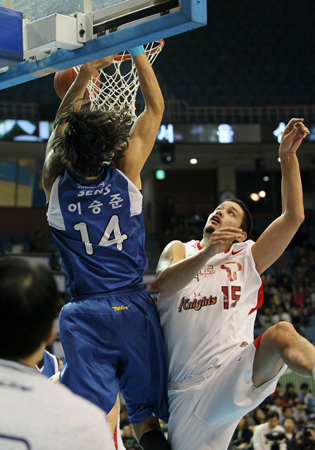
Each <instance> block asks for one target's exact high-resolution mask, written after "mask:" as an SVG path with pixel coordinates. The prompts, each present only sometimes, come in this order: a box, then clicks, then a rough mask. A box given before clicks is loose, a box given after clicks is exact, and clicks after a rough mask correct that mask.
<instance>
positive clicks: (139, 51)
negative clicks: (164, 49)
mask: <svg viewBox="0 0 315 450" xmlns="http://www.w3.org/2000/svg"><path fill="white" fill-rule="evenodd" d="M128 52H129V53H130V55H131V56H132V57H133V58H134V57H135V56H138V55H141V54H142V53H145V51H144V47H143V45H140V46H139V47H134V48H131V49H130V50H128Z"/></svg>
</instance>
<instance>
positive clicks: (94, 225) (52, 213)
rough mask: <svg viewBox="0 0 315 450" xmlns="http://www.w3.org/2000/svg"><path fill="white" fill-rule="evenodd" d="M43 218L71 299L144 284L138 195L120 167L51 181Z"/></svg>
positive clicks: (70, 175)
mask: <svg viewBox="0 0 315 450" xmlns="http://www.w3.org/2000/svg"><path fill="white" fill-rule="evenodd" d="M47 217H48V223H49V225H50V227H51V231H52V234H53V236H54V239H55V241H56V244H57V247H58V249H59V251H60V254H61V259H62V263H63V267H64V270H65V272H66V275H67V289H68V291H69V293H70V295H71V296H72V297H77V296H85V295H91V294H101V293H106V292H112V291H116V290H120V289H121V288H125V287H130V286H135V285H137V284H139V283H142V280H143V274H144V272H145V269H146V266H147V263H146V256H145V247H144V243H145V233H144V220H143V214H142V194H141V193H140V191H139V190H138V189H137V188H136V186H135V185H134V184H133V183H132V182H131V181H130V180H129V179H128V178H127V177H126V176H125V175H124V174H123V173H122V172H120V171H119V170H118V169H116V168H109V169H107V170H104V171H102V173H101V174H100V175H99V176H97V177H82V176H79V175H78V174H74V173H73V172H70V171H68V170H65V171H64V173H63V174H62V175H60V176H59V177H58V178H57V179H56V180H55V182H54V184H53V187H52V190H51V195H50V201H49V207H48V212H47Z"/></svg>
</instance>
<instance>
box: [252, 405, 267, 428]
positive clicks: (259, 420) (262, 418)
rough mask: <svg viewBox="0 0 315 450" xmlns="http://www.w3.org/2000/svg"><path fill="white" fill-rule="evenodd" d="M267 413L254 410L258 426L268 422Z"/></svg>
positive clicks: (257, 409)
mask: <svg viewBox="0 0 315 450" xmlns="http://www.w3.org/2000/svg"><path fill="white" fill-rule="evenodd" d="M266 418H267V416H266V413H265V411H264V410H263V409H262V408H256V409H255V410H254V420H255V424H256V425H260V424H262V423H265V422H266Z"/></svg>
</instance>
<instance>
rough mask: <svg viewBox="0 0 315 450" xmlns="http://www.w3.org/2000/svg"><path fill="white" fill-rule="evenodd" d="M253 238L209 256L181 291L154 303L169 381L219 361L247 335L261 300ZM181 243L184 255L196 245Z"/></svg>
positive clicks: (247, 339) (244, 341)
mask: <svg viewBox="0 0 315 450" xmlns="http://www.w3.org/2000/svg"><path fill="white" fill-rule="evenodd" d="M253 244H254V242H253V241H251V240H249V241H246V242H242V243H236V244H233V245H232V247H231V248H230V249H229V250H228V251H226V252H222V253H218V254H217V255H215V256H213V257H212V258H211V259H209V262H208V264H206V265H205V266H204V267H203V269H201V270H200V271H199V273H198V274H197V275H196V276H195V277H194V278H193V279H192V281H191V282H190V283H188V284H187V285H186V286H185V287H184V288H183V289H182V290H181V291H179V292H176V293H175V294H173V295H170V296H167V295H163V294H160V296H159V299H158V305H157V307H158V312H159V315H160V320H161V326H162V330H163V333H164V338H165V346H166V353H167V358H168V363H169V380H170V381H171V382H173V381H178V380H184V379H186V378H188V377H194V376H197V375H200V374H202V373H204V372H205V371H207V370H208V369H210V368H211V367H216V366H219V365H221V364H222V362H223V361H225V360H226V359H227V358H228V357H229V355H230V354H231V352H233V351H234V350H235V349H236V348H237V347H239V346H240V345H244V346H246V345H247V344H250V343H251V342H252V341H253V338H254V333H253V330H254V322H255V318H256V311H257V308H258V307H259V303H261V300H262V289H261V288H262V282H261V278H260V276H259V274H258V272H257V271H256V268H255V262H254V259H253V256H252V251H251V248H252V246H253ZM185 247H186V258H189V257H190V256H192V255H194V254H196V253H197V252H199V251H200V249H201V247H200V243H199V241H190V242H188V243H186V244H185Z"/></svg>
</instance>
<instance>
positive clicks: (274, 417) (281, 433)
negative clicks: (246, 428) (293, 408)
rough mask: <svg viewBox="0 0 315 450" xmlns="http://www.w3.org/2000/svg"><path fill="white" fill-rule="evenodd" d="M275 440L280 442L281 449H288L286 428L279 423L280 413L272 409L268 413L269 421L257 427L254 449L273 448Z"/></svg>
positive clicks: (267, 449)
mask: <svg viewBox="0 0 315 450" xmlns="http://www.w3.org/2000/svg"><path fill="white" fill-rule="evenodd" d="M273 437H274V439H273ZM274 442H277V443H278V447H279V450H287V444H286V438H285V430H284V428H283V427H282V426H281V425H279V414H278V413H277V412H276V411H271V412H270V413H269V414H268V422H267V423H263V424H262V425H258V427H256V428H255V431H254V436H253V446H254V450H271V449H272V445H273V443H274Z"/></svg>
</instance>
